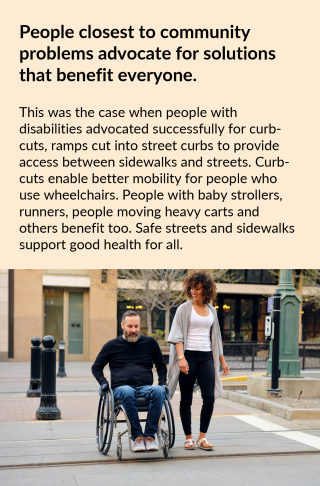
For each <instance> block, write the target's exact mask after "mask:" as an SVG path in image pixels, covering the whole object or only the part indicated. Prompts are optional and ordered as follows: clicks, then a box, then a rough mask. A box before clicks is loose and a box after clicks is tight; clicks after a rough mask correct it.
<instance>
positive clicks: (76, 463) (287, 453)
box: [0, 450, 320, 471]
mask: <svg viewBox="0 0 320 486" xmlns="http://www.w3.org/2000/svg"><path fill="white" fill-rule="evenodd" d="M301 454H304V455H310V454H315V455H316V454H320V451H314V450H310V451H306V450H301V451H299V450H298V451H285V452H256V453H254V452H248V453H246V452H245V453H238V454H235V453H233V454H210V455H207V454H203V455H198V456H189V457H188V456H187V455H177V456H170V455H169V456H168V457H167V458H164V457H150V458H142V457H139V458H137V459H133V458H132V459H122V460H121V461H119V459H103V458H101V459H100V460H99V459H97V460H92V461H72V462H70V461H66V462H62V461H60V462H33V463H31V462H30V463H25V464H9V465H1V466H0V471H1V470H5V469H26V468H43V467H64V466H94V465H100V464H105V465H107V464H125V463H127V464H130V463H134V464H135V463H137V462H144V463H146V462H166V461H168V462H170V461H177V460H178V461H179V460H186V461H190V460H191V461H193V460H197V459H222V458H223V459H228V458H230V457H232V458H237V457H270V456H293V455H294V456H295V455H301Z"/></svg>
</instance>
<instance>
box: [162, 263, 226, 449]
mask: <svg viewBox="0 0 320 486" xmlns="http://www.w3.org/2000/svg"><path fill="white" fill-rule="evenodd" d="M183 289H184V293H185V295H186V296H187V297H188V298H189V299H192V300H189V301H188V302H185V303H184V304H182V305H181V306H180V307H179V308H178V309H177V312H176V314H175V317H174V320H173V323H172V328H171V331H170V334H169V338H168V343H170V344H171V348H170V360H169V373H168V384H169V387H170V392H171V396H172V395H173V393H174V392H175V389H176V387H177V383H178V381H179V385H180V394H181V398H180V417H181V422H182V426H183V430H184V433H185V436H186V441H185V444H184V447H185V449H189V450H193V449H195V444H194V440H193V436H192V430H191V404H192V394H193V391H194V390H195V389H197V388H198V387H199V386H200V390H201V395H202V399H203V404H202V410H201V415H200V432H199V437H198V440H197V442H196V444H197V446H198V447H200V448H201V449H205V450H213V448H214V447H213V445H212V444H210V443H209V442H208V441H207V439H206V433H207V430H208V428H209V424H210V420H211V416H212V412H213V405H214V400H215V399H217V398H219V397H220V396H221V394H222V385H221V381H220V376H219V360H220V363H221V366H222V368H223V373H222V374H223V375H227V374H228V373H229V367H228V365H227V363H226V361H225V359H224V356H223V349H222V340H221V333H220V327H219V322H218V317H217V312H216V310H215V308H214V307H213V306H212V305H210V301H211V300H213V299H214V297H215V295H216V286H215V284H214V282H213V279H212V277H211V276H210V275H209V273H207V272H205V271H202V270H201V271H194V272H192V273H191V274H189V275H187V277H186V278H185V280H184V282H183Z"/></svg>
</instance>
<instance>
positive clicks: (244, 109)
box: [0, 1, 320, 268]
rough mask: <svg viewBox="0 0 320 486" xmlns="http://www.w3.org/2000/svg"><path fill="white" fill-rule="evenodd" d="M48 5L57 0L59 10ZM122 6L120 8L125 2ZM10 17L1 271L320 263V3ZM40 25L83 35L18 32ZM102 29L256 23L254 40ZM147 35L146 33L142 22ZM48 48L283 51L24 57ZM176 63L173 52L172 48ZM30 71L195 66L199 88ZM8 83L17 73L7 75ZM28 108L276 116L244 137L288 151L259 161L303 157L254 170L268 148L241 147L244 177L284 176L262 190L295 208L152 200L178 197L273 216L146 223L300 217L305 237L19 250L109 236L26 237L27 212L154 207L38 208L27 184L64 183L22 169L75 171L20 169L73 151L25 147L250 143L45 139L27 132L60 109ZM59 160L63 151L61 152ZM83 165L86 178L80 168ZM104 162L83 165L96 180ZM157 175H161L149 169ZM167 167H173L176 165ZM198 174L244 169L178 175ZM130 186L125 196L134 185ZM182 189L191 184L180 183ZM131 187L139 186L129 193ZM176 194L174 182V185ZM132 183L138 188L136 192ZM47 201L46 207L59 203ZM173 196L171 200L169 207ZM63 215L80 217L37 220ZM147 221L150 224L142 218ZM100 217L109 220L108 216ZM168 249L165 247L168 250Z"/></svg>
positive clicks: (5, 31)
mask: <svg viewBox="0 0 320 486" xmlns="http://www.w3.org/2000/svg"><path fill="white" fill-rule="evenodd" d="M46 5H47V6H46ZM115 5H116V6H115ZM6 10H7V12H6V15H4V20H3V25H2V36H3V37H2V46H3V47H4V56H3V67H4V69H3V71H2V72H3V74H2V76H3V77H2V83H3V84H4V89H3V91H2V93H3V98H4V110H3V112H2V113H3V114H2V120H1V125H2V126H1V133H2V139H3V144H2V158H1V175H2V177H1V182H0V184H1V192H0V198H1V199H0V208H1V242H0V267H1V268H45V267H47V266H50V267H51V268H57V267H59V268H66V267H68V268H71V267H74V268H80V267H81V268H83V267H87V268H101V265H102V266H104V267H106V268H108V267H115V268H124V267H125V268H130V267H132V268H133V267H134V268H136V267H145V268H150V267H153V266H157V267H164V266H165V267H167V266H170V267H173V268H174V267H176V268H185V267H188V268H209V267H215V268H217V267H219V268H225V267H226V268H241V267H243V268H244V267H245V268H255V267H256V268H258V267H259V268H261V267H264V268H286V267H287V268H288V267H292V266H294V267H295V268H316V267H318V268H319V265H320V257H319V251H318V248H319V244H318V241H319V224H318V216H317V213H318V207H319V203H318V192H319V189H318V188H319V177H318V176H319V167H318V163H317V161H318V158H319V157H318V144H317V139H318V130H317V126H318V116H317V114H318V110H319V95H318V86H316V83H317V81H318V79H319V72H318V68H317V64H316V58H317V52H318V38H317V32H318V18H319V7H318V2H316V1H306V2H303V3H301V2H297V1H293V2H292V1H290V2H289V1H283V2H278V1H270V2H268V3H267V4H263V3H261V2H255V1H242V2H239V1H229V2H223V3H219V4H218V3H213V2H209V1H198V2H196V3H194V2H189V1H183V2H182V1H176V2H172V1H170V2H169V1H162V2H157V3H156V2H142V1H140V2H129V1H123V2H117V4H114V3H113V2H98V1H92V2H89V3H88V2H83V1H77V2H74V1H69V2H61V1H56V2H55V3H54V4H50V3H47V4H46V3H44V2H37V1H34V2H32V3H25V2H22V1H17V2H14V3H13V4H11V5H10V6H7V7H6ZM20 24H27V25H30V27H32V28H39V29H41V28H56V27H59V26H60V25H61V24H64V25H65V27H68V28H73V29H74V31H75V38H74V39H73V40H60V39H58V40H56V41H55V42H53V43H51V42H49V40H45V39H31V38H25V39H24V40H23V41H22V40H21V39H19V25H20ZM89 24H91V25H92V26H94V27H96V28H101V29H103V28H127V27H128V26H130V25H132V26H133V27H134V28H135V29H138V28H139V27H140V26H141V25H143V26H144V27H148V28H153V29H156V30H157V32H159V30H160V29H161V28H165V27H167V28H191V27H192V28H208V29H210V28H230V25H231V24H232V25H234V26H236V25H238V26H239V27H241V28H244V29H248V28H250V29H251V32H250V34H249V37H248V39H247V41H246V42H245V43H244V42H243V41H242V39H233V40H230V39H229V40H225V39H216V40H210V39H208V40H186V39H184V40H182V39H180V40H179V39H175V40H173V39H172V40H169V39H168V40H165V39H161V38H160V36H159V35H157V36H156V37H155V38H154V39H149V40H140V39H139V38H138V36H136V38H135V39H134V40H130V39H111V40H104V39H100V40H98V39H93V40H91V41H90V40H81V41H80V40H79V39H78V37H77V32H78V31H79V29H80V28H84V27H87V26H88V25H89ZM136 32H137V30H136ZM47 45H50V46H51V47H52V48H56V47H57V46H58V45H59V46H61V48H63V49H70V50H71V49H80V48H82V49H85V50H87V49H93V50H94V52H95V53H97V52H98V50H99V49H106V50H108V49H111V48H113V47H114V46H117V47H118V48H119V49H130V48H131V49H155V48H156V47H158V46H159V47H160V48H161V49H170V50H171V51H172V52H173V54H174V52H175V49H176V48H177V47H179V46H180V45H181V46H183V47H184V48H185V49H199V50H200V54H201V53H202V52H203V51H204V50H206V49H210V50H214V49H221V48H222V46H223V45H225V46H226V47H227V48H228V49H237V48H238V47H243V46H247V47H248V50H249V49H255V50H259V49H265V50H271V49H274V50H275V51H276V59H275V60H274V61H249V60H248V61H213V60H211V61H210V60H209V61H203V60H202V56H200V57H199V60H198V61H196V62H193V61H180V62H175V61H174V60H172V61H149V62H147V61H122V62H115V61H109V62H108V61H98V60H97V59H96V56H95V59H94V60H92V61H86V62H76V61H74V62H69V61H57V62H56V61H33V62H25V63H24V64H23V65H21V64H19V50H20V49H43V48H46V46H47ZM173 59H174V55H173ZM22 66H23V67H24V68H25V69H26V68H27V67H29V68H30V69H32V70H34V71H45V70H46V69H48V68H50V69H51V70H52V71H53V72H54V73H55V70H56V68H57V66H59V67H60V68H61V69H62V70H64V71H68V70H69V71H96V70H97V69H98V68H99V67H106V68H107V69H108V68H109V67H110V68H112V70H113V71H114V72H115V73H117V72H120V71H129V70H130V71H131V72H132V71H157V72H159V71H191V72H192V73H193V74H194V77H195V78H196V79H197V81H196V82H190V83H186V82H183V83H173V82H171V83H165V82H160V83H159V84H158V85H157V86H155V84H154V83H152V82H150V83H146V82H144V83H140V82H134V83H129V82H127V83H121V82H119V81H117V80H116V75H115V81H114V82H113V83H108V82H106V83H101V82H100V83H98V82H93V83H89V82H85V83H76V82H72V83H71V82H64V83H56V82H55V81H54V82H51V83H32V82H29V83H22V82H20V81H19V75H18V72H19V70H20V69H21V67H22ZM4 77H5V79H4ZM19 106H29V107H31V108H35V107H38V108H39V109H43V110H46V109H58V108H59V109H71V110H74V109H75V108H76V107H80V106H82V107H83V108H85V109H94V110H98V109H124V110H126V111H127V112H128V109H129V108H131V109H136V108H139V107H140V106H142V107H144V108H146V109H162V110H166V109H180V110H182V109H194V108H196V107H200V108H201V109H206V110H207V111H208V112H209V111H210V109H220V108H221V107H223V106H224V107H231V106H232V107H233V108H234V109H236V110H237V112H238V117H237V119H234V118H233V119H231V118H225V119H218V120H214V119H211V117H210V116H208V117H207V118H205V119H201V120H198V119H193V121H192V122H190V121H188V120H186V119H181V118H180V119H179V118H178V119H175V120H174V123H173V124H174V125H180V124H181V125H192V124H195V125H196V124H199V123H201V122H203V123H204V124H206V125H209V124H211V122H213V121H217V122H219V123H220V124H227V123H229V122H233V123H234V124H237V125H245V126H247V127H248V126H251V125H257V126H260V125H268V124H269V123H271V124H273V125H275V126H277V127H280V128H281V131H280V132H278V134H277V135H276V136H272V137H271V136H268V135H256V136H253V135H251V136H250V135H247V136H242V137H241V141H244V142H260V141H261V140H265V141H266V140H269V139H272V140H274V141H275V142H277V143H279V144H280V150H279V151H278V152H276V153H275V152H273V153H271V154H270V152H263V153H261V154H257V155H256V156H258V155H262V156H263V155H265V157H266V158H267V159H269V158H276V157H277V156H278V155H279V156H280V157H281V158H284V159H285V160H288V161H290V164H288V165H287V166H286V167H285V168H283V169H278V170H273V169H270V168H266V169H265V170H263V169H258V168H256V167H254V163H253V162H254V159H255V154H254V153H253V152H250V153H248V152H241V153H240V152H239V153H238V154H237V157H239V156H240V157H242V158H250V162H252V167H251V169H242V171H241V173H242V174H243V175H247V176H249V175H250V174H259V173H261V172H263V171H264V172H265V174H267V175H276V176H277V177H278V184H277V185H276V186H274V185H262V186H260V187H259V188H260V189H261V190H265V191H279V192H280V195H281V197H282V198H283V200H282V202H281V203H279V202H271V203H270V202H269V203H266V202H264V203H263V202H262V203H259V202H255V201H252V202H248V203H246V204H244V203H239V202H236V203H233V205H232V203H231V201H229V202H226V203H225V204H222V203H217V202H214V201H206V203H205V204H204V203H201V204H200V203H199V202H198V201H196V200H195V201H189V202H186V201H180V202H178V201H177V202H175V203H170V204H169V203H168V200H164V201H163V203H159V202H156V203H150V204H149V205H148V207H153V208H158V207H162V206H165V205H166V204H167V205H169V206H170V207H174V208H186V207H188V208H195V207H199V208H200V207H201V208H203V209H207V208H208V209H213V208H220V207H224V206H225V207H227V208H230V209H231V208H238V207H243V208H246V209H247V208H251V209H254V208H255V207H256V206H257V205H259V206H260V212H261V216H260V218H259V219H258V218H247V219H246V220H244V219H239V218H205V217H202V218H198V220H197V221H194V220H192V219H190V218H173V219H172V220H168V221H167V220H164V219H161V220H154V219H153V218H149V219H148V220H145V224H150V223H151V222H153V221H154V222H155V223H156V224H160V225H162V226H165V225H166V224H170V223H171V224H172V223H173V222H174V223H176V224H186V225H191V224H197V223H200V224H202V225H204V224H207V225H208V226H209V227H210V225H218V224H220V225H222V224H223V225H226V224H230V222H232V223H233V225H234V226H237V225H238V224H241V223H242V222H246V223H251V222H253V223H254V224H260V225H264V224H269V225H270V224H276V225H277V224H278V223H282V222H283V223H285V224H286V225H294V226H295V233H294V234H287V235H286V234H284V235H283V234H271V235H263V234H255V235H252V234H249V235H248V234H246V235H244V234H236V233H235V232H234V233H233V234H232V235H229V234H220V235H219V234H218V235H217V234H216V235H215V234H213V235H211V234H210V232H208V233H207V234H204V235H197V234H189V235H183V236H182V237H180V243H181V245H182V247H183V249H182V250H179V251H166V250H162V251H148V252H146V251H143V250H141V251H136V252H134V251H112V252H110V251H103V249H102V248H101V249H100V251H84V250H82V251H77V252H75V253H70V251H69V250H66V251H59V252H57V251H46V252H44V253H42V254H41V253H40V252H37V253H33V252H31V251H23V252H22V251H19V242H20V241H31V240H37V241H41V240H43V241H45V240H49V241H61V239H62V238H64V239H65V240H66V241H67V243H69V242H70V241H75V240H76V239H78V240H84V241H90V240H92V241H96V239H97V236H96V235H90V234H88V235H84V236H81V235H77V236H76V235H72V236H70V235H64V236H62V235H61V234H57V235H52V236H50V237H48V236H47V235H41V234H40V235H38V236H37V237H36V236H35V235H31V234H30V235H22V234H21V233H19V226H20V225H21V224H27V223H29V222H31V218H26V219H24V220H23V221H22V220H20V219H19V208H20V207H26V208H37V207H41V208H45V207H52V208H55V207H56V208H62V207H65V208H66V209H67V211H70V210H71V209H72V208H73V207H75V206H76V207H79V208H88V207H90V208H91V207H98V208H99V207H102V206H103V205H105V206H106V207H112V208H113V209H116V208H117V207H126V206H127V205H128V206H129V207H135V208H139V207H140V208H142V207H143V206H144V205H145V203H143V202H140V203H139V202H130V203H127V204H125V203H123V202H122V201H121V200H120V195H119V201H117V202H116V204H115V203H110V204H108V203H107V202H106V201H105V202H103V201H101V202H99V201H97V202H96V203H92V202H77V201H74V202H69V203H67V202H63V203H62V202H60V203H59V202H54V203H45V202H44V200H43V198H42V199H41V201H39V202H37V201H34V202H21V201H19V192H20V190H27V191H37V190H39V192H42V191H43V190H49V189H50V190H53V189H54V188H55V187H54V186H53V185H47V184H41V185H31V184H29V185H24V187H22V186H21V185H20V184H19V176H20V175H22V174H24V175H29V176H30V175H34V174H35V173H36V174H38V175H45V176H49V175H58V174H61V173H63V174H65V175H68V174H70V170H69V169H63V170H62V169H31V168H29V169H23V170H22V169H19V160H20V159H21V158H23V156H24V155H28V158H39V156H41V157H40V158H48V159H49V158H59V160H62V155H63V154H62V152H59V153H58V152H56V153H51V152H50V150H49V149H48V151H47V152H46V154H44V153H43V152H29V153H22V152H21V151H19V143H20V142H21V141H22V142H34V141H35V140H37V141H38V142H44V143H45V144H46V146H49V145H50V143H51V142H53V141H55V142H70V141H74V142H82V143H83V142H88V143H93V142H105V141H107V140H109V141H113V140H114V139H117V140H118V141H126V140H130V141H131V142H136V143H143V142H147V141H148V140H151V141H153V142H172V141H173V140H175V141H177V142H178V144H179V143H182V142H190V141H191V142H198V141H200V140H201V139H203V140H204V141H206V142H207V143H208V142H214V143H216V142H217V141H218V140H221V141H227V142H228V143H233V142H234V141H238V140H240V136H235V137H233V138H232V137H230V136H229V135H226V136H223V137H219V138H218V137H217V136H216V135H213V136H209V135H206V136H202V137H201V136H195V135H194V136H192V137H190V136H189V137H188V136H186V135H180V136H178V135H174V136H163V135H162V136H159V137H156V136H154V135H151V134H149V135H137V136H133V135H128V136H125V135H123V136H120V135H117V136H110V135H99V136H98V135H93V136H87V137H86V136H85V135H79V136H76V135H73V136H68V135H65V136H47V135H46V136H40V135H30V136H26V135H23V136H22V135H20V134H19V127H20V126H21V125H22V124H23V123H25V122H26V123H30V124H32V125H42V124H43V123H51V122H52V120H49V118H48V117H44V118H28V119H27V118H24V119H22V118H21V114H20V111H19ZM54 121H56V122H60V123H69V125H80V124H81V125H82V126H84V127H86V126H87V125H93V124H94V125H96V124H98V123H99V122H100V123H101V124H102V125H107V124H110V125H111V124H112V125H118V124H120V125H121V124H122V125H124V124H129V123H130V122H134V123H135V124H137V125H145V123H146V121H148V122H149V125H150V126H151V125H152V124H161V125H164V124H168V122H166V121H165V119H164V117H163V118H162V119H149V120H145V119H144V118H142V119H141V120H139V119H137V120H131V119H130V118H129V117H128V118H126V119H121V120H119V119H99V118H98V117H95V118H94V119H82V120H81V121H80V119H76V118H75V117H74V116H73V117H72V118H62V119H58V120H54ZM68 155H69V156H70V157H69V158H77V157H85V158H100V159H102V158H106V157H109V158H115V159H116V158H118V157H117V154H116V153H114V152H100V153H98V152H92V151H89V150H88V151H86V152H81V153H78V154H74V153H70V152H69V153H67V154H65V156H66V157H68ZM119 155H121V156H124V157H125V156H126V155H128V156H131V155H134V156H135V157H136V158H149V157H152V158H153V157H155V158H158V157H161V156H165V155H167V157H169V158H172V157H174V158H175V159H178V161H179V160H180V159H182V158H185V157H186V156H188V158H195V159H198V158H199V157H200V156H201V155H202V156H203V159H204V160H206V159H207V158H213V156H216V157H218V156H220V155H221V153H220V152H218V151H217V150H215V151H212V152H202V153H200V152H189V153H188V154H187V153H186V152H181V151H176V152H153V153H148V152H142V151H139V150H138V151H135V152H121V153H120V154H119ZM223 155H224V157H225V158H228V159H231V158H234V154H233V153H232V152H231V151H229V152H224V154H223ZM57 156H58V157H57ZM93 171H94V173H95V174H98V175H104V174H106V173H107V172H108V169H94V170H93ZM164 171H165V170H164V169H155V171H154V172H155V173H157V172H159V173H160V172H164ZM72 172H73V173H78V172H80V171H79V170H78V169H73V170H72ZM91 172H92V170H90V169H82V171H81V173H82V175H90V174H91ZM110 172H114V173H117V174H118V175H140V174H141V175H142V174H147V173H148V171H145V170H143V169H139V170H137V169H126V170H125V171H124V170H123V169H115V170H110ZM149 172H152V171H150V170H149ZM166 172H167V171H166ZM185 172H191V173H192V174H197V175H203V176H206V175H207V174H208V175H224V174H227V175H230V174H232V173H236V172H238V170H237V169H206V168H203V169H190V170H189V169H188V170H185V169H181V168H180V167H177V168H176V169H173V170H172V173H173V174H175V175H183V174H184V173H185ZM119 187H120V193H121V189H122V188H123V187H122V186H119ZM167 187H168V186H165V187H164V188H161V187H160V186H159V185H157V186H155V187H154V189H157V190H158V191H161V190H163V192H165V191H166V188H167ZM57 188H58V189H61V190H62V191H63V190H65V191H71V190H76V189H77V188H78V187H75V185H70V186H66V185H63V186H61V185H60V186H59V187H57ZM179 188H181V189H186V188H190V189H191V190H194V192H195V193H196V192H197V189H198V188H199V187H189V186H186V185H184V186H183V185H180V186H179ZM179 188H178V189H179ZM213 188H215V189H216V190H220V191H224V192H225V191H228V190H229V187H226V186H225V185H219V186H215V187H213V186H211V187H209V188H206V187H201V190H204V191H210V190H211V191H212V189H213ZM83 189H84V190H85V189H93V190H95V191H98V190H100V189H104V190H106V191H108V190H109V191H116V192H117V191H118V190H117V187H116V186H114V187H110V186H109V187H108V186H107V185H103V186H101V185H99V187H98V185H95V186H93V187H90V185H89V184H87V185H84V186H83ZM130 189H132V188H130ZM134 189H135V190H137V191H138V192H140V191H143V190H148V191H150V190H152V189H153V188H152V187H150V185H140V187H134ZM173 189H174V188H172V190H173ZM238 189H241V190H252V189H255V187H253V186H252V185H251V184H246V185H245V186H242V187H235V186H234V188H233V190H238ZM132 190H133V189H132ZM46 204H47V206H46ZM160 204H162V206H160ZM62 221H64V222H65V223H67V224H71V223H72V220H71V218H70V217H69V219H68V220H63V219H62V218H58V219H57V220H54V218H47V219H44V218H42V219H40V218H35V219H34V220H33V222H35V223H36V224H39V225H40V224H51V225H52V224H58V225H60V224H61V222H62ZM141 221H142V220H141ZM93 222H94V221H93V218H87V219H86V220H84V219H82V220H81V221H80V219H78V221H77V220H76V221H75V222H74V223H73V224H92V223H93ZM98 222H101V223H106V224H107V223H108V222H109V221H108V220H107V221H103V220H102V219H100V220H98ZM110 222H112V223H113V224H128V225H130V229H132V234H131V235H129V236H130V237H131V238H134V237H136V238H137V239H139V240H141V241H143V240H144V239H147V238H150V239H151V240H152V241H163V242H167V241H170V240H173V238H174V237H175V238H177V237H178V236H172V235H167V234H165V233H164V232H163V233H162V234H160V235H145V236H146V237H145V238H140V236H141V235H140V236H139V235H135V234H134V226H135V222H137V221H133V220H132V219H130V221H123V220H122V221H116V220H113V221H110ZM126 237H128V235H108V234H106V235H102V241H103V239H104V238H106V239H107V240H108V241H123V240H125V239H126ZM163 246H165V245H163Z"/></svg>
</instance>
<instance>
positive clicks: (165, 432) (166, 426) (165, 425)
mask: <svg viewBox="0 0 320 486" xmlns="http://www.w3.org/2000/svg"><path fill="white" fill-rule="evenodd" d="M168 403H169V402H168V401H167V400H165V401H164V404H163V409H162V420H161V439H162V442H163V451H164V452H163V453H165V449H166V448H170V447H171V446H170V444H171V442H172V420H171V415H170V409H169V406H168ZM166 436H167V438H166ZM166 440H167V441H168V444H166ZM173 442H174V440H173ZM165 457H166V456H165Z"/></svg>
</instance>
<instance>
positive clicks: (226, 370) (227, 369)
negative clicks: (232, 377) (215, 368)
mask: <svg viewBox="0 0 320 486" xmlns="http://www.w3.org/2000/svg"><path fill="white" fill-rule="evenodd" d="M220 363H221V366H222V368H223V373H222V375H223V376H225V375H228V374H229V366H228V365H227V363H226V361H225V360H223V361H220Z"/></svg>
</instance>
